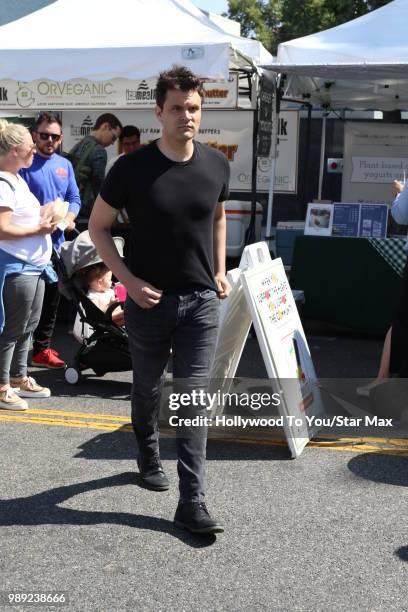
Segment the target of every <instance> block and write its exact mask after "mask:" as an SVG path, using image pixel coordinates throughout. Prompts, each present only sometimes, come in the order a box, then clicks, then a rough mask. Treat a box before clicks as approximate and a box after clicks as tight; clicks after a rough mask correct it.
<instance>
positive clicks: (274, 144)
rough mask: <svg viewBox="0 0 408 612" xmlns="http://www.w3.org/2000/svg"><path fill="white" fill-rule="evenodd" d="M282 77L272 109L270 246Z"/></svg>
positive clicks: (269, 198) (268, 221) (276, 88)
mask: <svg viewBox="0 0 408 612" xmlns="http://www.w3.org/2000/svg"><path fill="white" fill-rule="evenodd" d="M279 79H280V77H279V76H278V77H277V79H276V81H275V95H274V98H273V110H272V143H271V172H270V176H269V193H268V209H267V216H266V227H265V240H266V241H267V242H268V246H269V248H270V246H271V244H270V240H271V239H272V236H271V229H272V212H273V195H274V185H275V170H276V152H277V151H276V148H277V143H278V120H279V109H280V99H281V95H282V89H281V86H280V83H279Z"/></svg>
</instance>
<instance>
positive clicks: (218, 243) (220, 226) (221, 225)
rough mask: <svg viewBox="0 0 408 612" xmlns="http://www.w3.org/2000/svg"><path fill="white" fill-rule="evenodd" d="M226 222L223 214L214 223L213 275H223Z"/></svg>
mask: <svg viewBox="0 0 408 612" xmlns="http://www.w3.org/2000/svg"><path fill="white" fill-rule="evenodd" d="M226 244H227V221H226V217H225V214H223V215H222V216H221V217H219V218H218V219H215V221H214V274H215V275H217V274H225V258H226Z"/></svg>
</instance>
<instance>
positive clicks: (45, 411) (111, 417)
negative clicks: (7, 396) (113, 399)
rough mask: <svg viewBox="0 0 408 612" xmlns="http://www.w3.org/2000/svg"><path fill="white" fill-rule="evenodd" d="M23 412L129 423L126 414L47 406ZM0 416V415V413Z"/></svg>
mask: <svg viewBox="0 0 408 612" xmlns="http://www.w3.org/2000/svg"><path fill="white" fill-rule="evenodd" d="M24 414H50V415H52V416H69V417H71V416H73V417H80V418H83V419H85V418H88V417H93V418H96V419H101V420H103V421H120V422H122V423H129V417H128V416H120V415H116V416H115V415H114V414H99V413H95V412H75V411H72V410H71V411H66V410H58V409H51V410H49V409H47V408H43V409H41V408H39V409H37V408H30V409H29V410H25V411H24ZM0 416H1V415H0Z"/></svg>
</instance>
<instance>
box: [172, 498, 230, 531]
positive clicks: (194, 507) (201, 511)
mask: <svg viewBox="0 0 408 612" xmlns="http://www.w3.org/2000/svg"><path fill="white" fill-rule="evenodd" d="M174 524H175V526H176V527H181V528H182V529H187V530H188V531H191V533H222V532H223V531H224V527H223V526H222V525H221V524H220V523H219V522H218V521H216V520H214V519H213V518H211V516H210V514H209V512H208V510H207V507H206V505H205V503H204V502H184V503H179V505H178V506H177V510H176V514H175V516H174Z"/></svg>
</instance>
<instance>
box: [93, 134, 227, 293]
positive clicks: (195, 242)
mask: <svg viewBox="0 0 408 612" xmlns="http://www.w3.org/2000/svg"><path fill="white" fill-rule="evenodd" d="M228 182H229V164H228V160H227V158H226V157H225V155H224V154H223V153H221V152H220V151H217V150H216V149H213V148H211V147H208V146H207V145H204V144H202V143H199V142H194V153H193V156H192V157H191V158H190V159H189V160H188V161H186V162H174V161H172V160H170V159H168V158H167V157H166V156H165V155H163V154H162V153H161V151H160V150H159V148H158V147H157V144H156V142H153V143H151V144H149V145H147V146H145V147H142V148H141V149H139V150H138V151H135V152H134V153H129V154H128V155H123V156H122V157H120V158H119V159H118V161H117V162H116V163H115V164H114V165H113V167H112V169H111V170H110V172H109V174H108V176H107V177H106V179H105V182H104V183H103V186H102V189H101V196H102V198H103V199H104V200H105V202H107V203H108V204H109V206H112V207H113V208H117V209H121V208H125V209H126V212H127V214H128V216H129V221H130V227H131V235H130V254H129V262H128V265H129V268H130V270H131V271H132V272H133V274H135V276H138V277H139V278H142V279H143V280H145V281H147V282H149V283H151V284H152V285H153V286H155V287H157V288H158V289H163V291H177V290H188V289H193V290H194V289H196V288H197V289H199V288H200V289H202V288H211V289H215V288H216V286H215V282H214V265H213V222H214V212H215V207H216V205H217V202H223V201H224V200H225V199H227V198H228Z"/></svg>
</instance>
